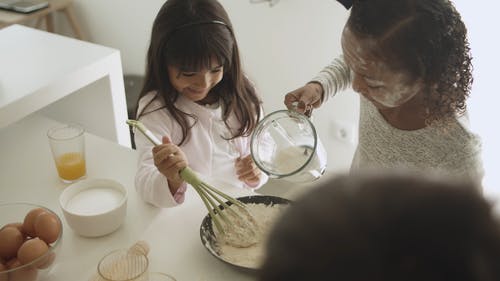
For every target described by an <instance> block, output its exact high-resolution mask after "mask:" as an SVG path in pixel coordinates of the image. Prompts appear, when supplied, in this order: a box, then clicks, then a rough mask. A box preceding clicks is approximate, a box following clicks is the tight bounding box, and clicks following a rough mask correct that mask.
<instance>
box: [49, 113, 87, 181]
mask: <svg viewBox="0 0 500 281" xmlns="http://www.w3.org/2000/svg"><path fill="white" fill-rule="evenodd" d="M84 132H85V130H84V129H83V127H82V126H80V125H79V124H75V123H72V124H62V125H59V126H56V127H53V128H50V129H49V131H48V132H47V136H48V137H49V144H50V149H51V150H52V156H54V163H55V166H56V169H57V173H58V175H59V178H60V179H61V180H62V181H63V182H64V183H72V182H75V181H77V180H79V179H82V178H84V177H85V175H86V174H87V169H86V164H85V139H84V137H85V135H84Z"/></svg>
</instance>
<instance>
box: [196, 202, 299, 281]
mask: <svg viewBox="0 0 500 281" xmlns="http://www.w3.org/2000/svg"><path fill="white" fill-rule="evenodd" d="M236 199H238V200H240V201H241V202H243V203H245V204H250V203H255V204H264V205H266V206H272V205H289V204H291V203H292V202H291V201H290V200H288V199H285V198H281V197H277V196H269V195H253V196H245V197H239V198H236ZM226 204H228V205H231V202H226ZM219 207H220V208H222V209H224V207H223V206H219ZM200 237H201V243H202V244H203V246H204V247H205V248H206V249H207V250H208V252H209V253H210V254H212V255H213V256H214V257H216V258H217V259H218V260H220V261H222V262H223V263H226V264H229V265H231V266H233V267H235V268H237V269H238V270H241V271H243V272H246V273H250V274H255V273H256V272H257V269H258V268H257V267H251V266H246V265H242V264H239V263H237V262H231V261H228V260H227V259H224V257H223V255H222V254H221V251H220V249H221V248H220V245H218V241H217V237H216V235H215V232H214V229H213V228H212V219H211V218H210V215H209V214H207V215H206V216H205V218H204V219H203V221H202V222H201V227H200ZM241 251H242V253H243V252H245V251H248V252H249V251H252V249H250V248H242V249H241Z"/></svg>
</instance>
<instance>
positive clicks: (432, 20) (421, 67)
mask: <svg viewBox="0 0 500 281" xmlns="http://www.w3.org/2000/svg"><path fill="white" fill-rule="evenodd" d="M347 25H348V26H349V28H351V30H352V31H353V32H354V33H355V34H356V35H357V36H360V37H364V38H366V37H369V38H372V39H375V40H376V41H377V43H378V45H377V47H378V48H376V50H374V53H375V55H377V56H380V57H382V58H383V59H384V60H386V61H388V62H389V65H390V67H392V68H393V70H396V71H398V70H399V71H405V72H407V74H409V75H410V76H411V77H414V78H420V79H422V80H423V82H424V83H425V85H426V87H427V88H426V89H425V90H426V91H425V92H426V93H427V94H426V96H425V97H424V106H425V108H426V109H427V110H426V111H427V112H426V116H425V118H426V121H427V122H430V123H432V122H433V121H437V120H443V119H449V118H454V117H455V116H456V115H457V114H462V113H463V112H464V111H465V108H466V105H465V101H466V99H467V97H468V96H469V93H470V89H471V86H472V80H473V79H472V62H471V61H472V57H471V53H470V47H469V43H468V39H467V28H466V27H465V24H464V23H463V22H462V19H461V16H460V14H459V13H458V12H457V10H456V9H455V7H454V6H453V4H452V3H451V2H450V1H449V0H354V2H353V7H352V11H351V14H350V17H349V19H348V21H347Z"/></svg>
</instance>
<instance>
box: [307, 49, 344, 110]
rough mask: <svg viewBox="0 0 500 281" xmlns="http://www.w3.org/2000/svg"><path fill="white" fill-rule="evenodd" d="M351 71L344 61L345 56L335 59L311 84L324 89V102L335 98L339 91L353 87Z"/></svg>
mask: <svg viewBox="0 0 500 281" xmlns="http://www.w3.org/2000/svg"><path fill="white" fill-rule="evenodd" d="M351 79H352V75H351V70H350V68H349V67H348V66H347V64H346V63H345V61H344V56H343V55H340V56H339V57H337V58H335V59H334V60H333V61H332V62H331V63H330V64H329V65H327V66H326V67H325V68H323V70H321V71H320V72H319V73H318V75H316V77H314V78H313V79H312V81H311V82H317V83H319V84H321V86H322V87H323V102H326V101H327V100H328V99H329V98H330V97H333V96H334V95H335V94H336V93H338V92H339V91H343V90H345V89H347V87H349V86H350V85H351Z"/></svg>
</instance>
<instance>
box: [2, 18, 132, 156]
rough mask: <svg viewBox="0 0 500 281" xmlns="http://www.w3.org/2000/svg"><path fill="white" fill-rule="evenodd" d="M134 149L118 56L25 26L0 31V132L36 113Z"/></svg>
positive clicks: (99, 47) (102, 47)
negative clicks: (82, 128) (128, 124)
mask: <svg viewBox="0 0 500 281" xmlns="http://www.w3.org/2000/svg"><path fill="white" fill-rule="evenodd" d="M37 111H41V112H42V113H43V114H44V115H46V116H48V117H50V118H52V119H55V120H57V121H60V122H69V121H73V122H78V123H81V124H82V125H83V126H84V127H85V128H86V129H87V131H88V132H91V133H93V134H95V135H98V136H102V137H104V138H107V139H109V140H111V141H114V142H117V143H119V144H121V145H124V146H127V147H130V134H129V130H128V127H127V125H126V123H125V121H126V119H127V105H126V98H125V89H124V85H123V73H122V67H121V61H120V52H119V51H118V50H116V49H112V48H108V47H104V46H100V45H96V44H92V43H88V42H84V41H80V40H76V39H73V38H69V37H64V36H60V35H57V34H53V33H48V32H45V31H41V30H37V29H32V28H29V27H25V26H22V25H12V26H9V27H6V28H3V29H1V30H0V129H2V128H4V127H7V126H9V125H10V124H12V123H14V122H17V121H19V120H21V119H23V118H24V117H26V116H28V115H29V114H32V113H34V112H37Z"/></svg>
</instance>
